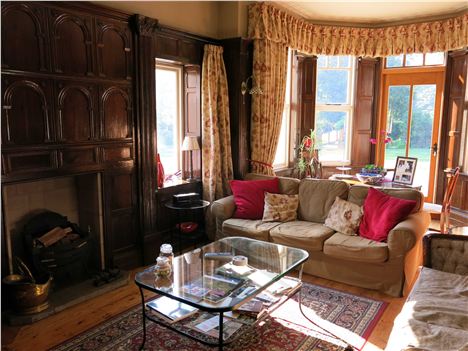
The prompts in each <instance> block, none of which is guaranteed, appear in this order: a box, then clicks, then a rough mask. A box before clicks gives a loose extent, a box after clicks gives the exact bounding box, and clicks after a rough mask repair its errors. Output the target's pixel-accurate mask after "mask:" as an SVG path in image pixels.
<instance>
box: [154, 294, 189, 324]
mask: <svg viewBox="0 0 468 351" xmlns="http://www.w3.org/2000/svg"><path fill="white" fill-rule="evenodd" d="M146 306H148V307H149V308H151V309H152V310H153V311H156V312H157V315H158V316H160V317H161V318H162V319H164V320H166V321H167V322H169V323H175V322H177V321H180V320H182V319H184V318H186V317H188V316H190V315H192V314H194V313H195V312H197V311H198V309H197V308H195V307H193V306H190V305H187V304H185V303H182V302H179V301H177V300H174V299H171V298H169V297H166V296H161V297H158V298H157V299H154V300H152V301H150V302H147V303H146Z"/></svg>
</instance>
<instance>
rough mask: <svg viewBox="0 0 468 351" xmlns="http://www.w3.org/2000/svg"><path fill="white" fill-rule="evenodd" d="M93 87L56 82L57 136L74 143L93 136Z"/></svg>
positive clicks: (61, 139)
mask: <svg viewBox="0 0 468 351" xmlns="http://www.w3.org/2000/svg"><path fill="white" fill-rule="evenodd" d="M94 90H95V89H94V87H93V86H84V85H81V84H75V83H70V84H66V83H58V86H57V91H58V97H57V99H58V101H57V111H58V128H57V129H58V138H59V140H60V141H63V142H68V143H74V142H83V141H88V140H92V139H94V137H95V117H94V116H95V112H94V106H95V102H94V101H95V98H94Z"/></svg>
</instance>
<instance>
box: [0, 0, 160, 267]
mask: <svg viewBox="0 0 468 351" xmlns="http://www.w3.org/2000/svg"><path fill="white" fill-rule="evenodd" d="M133 41H134V38H133V35H132V32H131V30H130V27H129V15H125V14H122V13H119V12H116V11H113V10H109V9H104V8H101V7H99V6H95V5H91V4H88V3H79V2H72V3H59V2H41V3H33V2H28V3H2V46H3V49H4V50H2V105H3V108H2V166H3V167H2V184H7V183H10V182H20V181H31V180H38V179H41V178H46V177H55V176H66V175H76V174H81V173H92V172H102V173H103V174H104V176H103V187H102V189H103V196H102V200H103V204H104V205H103V206H104V208H103V210H104V227H105V234H104V236H105V240H104V243H103V244H104V246H105V250H106V260H107V264H108V267H109V266H112V265H121V266H122V267H123V266H126V267H131V266H136V265H140V264H141V236H140V233H139V231H138V228H139V222H140V219H139V201H138V199H139V198H138V196H137V191H136V189H137V184H138V179H137V176H136V172H135V171H134V169H135V155H134V153H135V151H134V148H135V142H137V140H136V139H135V138H134V134H135V133H134V118H135V116H134V111H133V109H132V99H133V97H134V95H135V90H134V87H133V81H135V79H134V73H135V71H134V68H133V54H134V52H133V47H134V44H133ZM153 75H154V72H153ZM142 173H143V172H142Z"/></svg>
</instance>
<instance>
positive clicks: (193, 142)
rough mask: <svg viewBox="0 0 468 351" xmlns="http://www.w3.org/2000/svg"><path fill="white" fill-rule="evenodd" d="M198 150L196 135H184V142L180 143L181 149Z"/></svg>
mask: <svg viewBox="0 0 468 351" xmlns="http://www.w3.org/2000/svg"><path fill="white" fill-rule="evenodd" d="M190 150H200V145H198V140H197V137H196V136H188V135H187V136H185V138H184V142H183V143H182V151H190Z"/></svg>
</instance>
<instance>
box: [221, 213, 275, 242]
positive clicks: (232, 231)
mask: <svg viewBox="0 0 468 351" xmlns="http://www.w3.org/2000/svg"><path fill="white" fill-rule="evenodd" d="M278 224H281V223H280V222H265V223H264V222H262V221H261V220H252V219H240V218H230V219H228V220H225V221H224V222H223V237H226V236H246V237H248V238H252V239H257V240H263V241H270V240H269V239H270V236H269V233H270V229H271V228H274V227H276V226H277V225H278Z"/></svg>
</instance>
